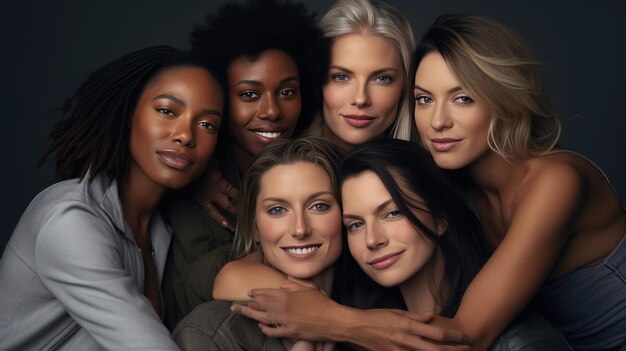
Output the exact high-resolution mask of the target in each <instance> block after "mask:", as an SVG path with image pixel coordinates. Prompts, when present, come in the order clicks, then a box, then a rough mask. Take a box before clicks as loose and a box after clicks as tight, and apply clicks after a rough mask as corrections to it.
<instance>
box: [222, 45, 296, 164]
mask: <svg viewBox="0 0 626 351" xmlns="http://www.w3.org/2000/svg"><path fill="white" fill-rule="evenodd" d="M228 101H229V107H230V111H229V114H230V115H229V116H228V117H229V125H228V128H229V133H230V135H231V136H232V138H233V141H234V142H235V148H236V149H237V150H239V151H240V152H242V153H243V154H245V155H247V156H250V157H252V156H255V155H256V154H258V153H259V151H261V149H263V147H264V146H265V145H267V144H269V143H271V142H272V141H274V140H278V139H288V138H290V137H291V135H292V134H293V131H294V130H295V128H296V125H297V123H298V118H299V117H300V108H301V105H302V104H301V96H300V75H299V74H298V67H297V66H296V63H295V62H294V60H293V59H292V58H291V56H289V55H288V54H287V53H285V52H284V51H281V50H275V49H272V50H267V51H264V52H262V53H261V55H260V56H259V57H257V58H255V59H251V58H250V57H248V56H241V57H239V58H237V59H236V60H234V61H233V62H232V63H231V64H230V66H229V68H228Z"/></svg>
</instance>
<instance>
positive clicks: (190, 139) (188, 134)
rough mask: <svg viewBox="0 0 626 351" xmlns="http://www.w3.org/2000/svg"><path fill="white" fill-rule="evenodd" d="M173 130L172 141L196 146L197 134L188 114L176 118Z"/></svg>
mask: <svg viewBox="0 0 626 351" xmlns="http://www.w3.org/2000/svg"><path fill="white" fill-rule="evenodd" d="M173 128H174V129H173V131H172V141H174V142H175V143H176V144H179V145H182V146H187V147H193V146H195V136H194V132H193V122H192V120H191V118H187V116H180V117H179V118H176V119H175V120H174V126H173Z"/></svg>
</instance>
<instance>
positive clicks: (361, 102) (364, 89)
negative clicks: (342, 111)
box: [352, 82, 370, 108]
mask: <svg viewBox="0 0 626 351" xmlns="http://www.w3.org/2000/svg"><path fill="white" fill-rule="evenodd" d="M352 105H353V106H356V107H359V108H361V107H366V106H369V105H370V95H369V89H368V85H367V82H365V83H357V84H356V87H355V92H354V97H353V100H352Z"/></svg>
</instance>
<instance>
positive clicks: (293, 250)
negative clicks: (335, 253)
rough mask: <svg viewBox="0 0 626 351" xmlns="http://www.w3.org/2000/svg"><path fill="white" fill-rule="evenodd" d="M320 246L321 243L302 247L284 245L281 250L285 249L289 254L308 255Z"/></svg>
mask: <svg viewBox="0 0 626 351" xmlns="http://www.w3.org/2000/svg"><path fill="white" fill-rule="evenodd" d="M321 246H322V245H319V244H316V245H311V246H303V247H284V248H283V250H285V251H287V253H288V254H291V255H308V254H311V253H313V252H315V251H317V249H319V248H320V247H321Z"/></svg>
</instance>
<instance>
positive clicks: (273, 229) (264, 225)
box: [256, 215, 282, 246]
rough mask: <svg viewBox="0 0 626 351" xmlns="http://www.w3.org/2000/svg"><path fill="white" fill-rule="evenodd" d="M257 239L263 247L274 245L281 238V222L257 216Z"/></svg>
mask: <svg viewBox="0 0 626 351" xmlns="http://www.w3.org/2000/svg"><path fill="white" fill-rule="evenodd" d="M256 218H257V223H256V225H257V234H258V237H257V239H258V240H259V241H260V242H261V245H262V246H263V245H272V244H274V243H276V242H277V241H278V240H280V238H281V228H282V225H281V221H280V220H277V219H270V218H267V216H263V215H260V216H259V215H257V217H256Z"/></svg>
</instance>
